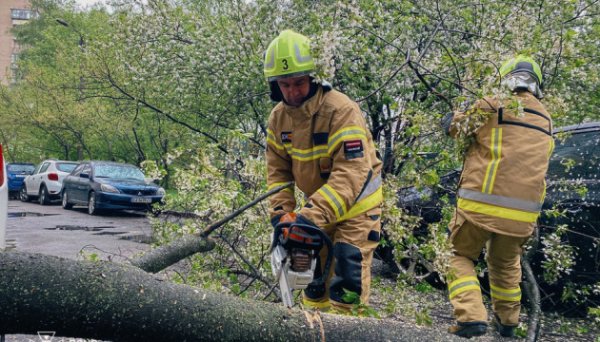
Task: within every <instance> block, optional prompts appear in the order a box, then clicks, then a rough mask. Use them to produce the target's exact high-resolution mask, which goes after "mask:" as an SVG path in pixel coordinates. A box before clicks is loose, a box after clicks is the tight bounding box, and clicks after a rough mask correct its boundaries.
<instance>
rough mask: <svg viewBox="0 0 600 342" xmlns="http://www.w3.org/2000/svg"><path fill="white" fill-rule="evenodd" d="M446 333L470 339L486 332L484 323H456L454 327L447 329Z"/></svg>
mask: <svg viewBox="0 0 600 342" xmlns="http://www.w3.org/2000/svg"><path fill="white" fill-rule="evenodd" d="M448 332H449V333H451V334H454V335H456V336H460V337H466V338H471V337H473V336H481V335H483V334H485V333H486V332H487V323H485V322H478V321H475V322H457V323H456V325H453V326H451V327H450V328H448Z"/></svg>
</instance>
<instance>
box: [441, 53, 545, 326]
mask: <svg viewBox="0 0 600 342" xmlns="http://www.w3.org/2000/svg"><path fill="white" fill-rule="evenodd" d="M500 73H501V76H502V77H503V82H502V84H503V86H506V87H508V88H509V89H508V90H509V91H511V92H512V93H511V94H510V96H509V97H508V98H507V99H505V100H503V101H502V100H499V99H497V98H493V97H488V98H484V99H481V100H479V101H478V102H477V103H476V104H475V105H474V106H472V107H471V108H470V109H469V110H467V111H466V112H458V113H456V114H455V115H454V117H453V118H452V122H451V124H450V125H447V126H448V128H449V132H448V133H449V134H450V135H451V136H453V137H457V136H461V135H466V136H472V137H473V139H474V141H473V142H472V144H471V145H470V146H469V149H468V151H467V154H466V157H465V162H464V166H463V171H462V174H461V179H460V182H459V189H458V193H457V202H458V203H457V208H456V211H455V214H454V217H453V218H452V221H451V222H450V232H451V233H450V234H451V235H450V240H451V241H452V244H453V249H454V256H453V257H452V258H451V272H450V274H449V275H448V290H449V296H450V301H451V303H452V305H453V306H454V315H455V317H456V320H457V322H458V324H457V325H456V326H453V327H451V328H450V332H451V333H454V334H456V335H459V336H464V337H471V336H477V335H482V334H484V333H485V332H486V328H487V320H488V316H487V312H486V309H485V307H484V305H483V302H482V296H481V289H480V285H479V281H478V279H477V276H476V273H475V270H474V263H475V262H476V260H477V259H478V257H479V254H480V253H481V251H482V249H483V248H484V247H486V251H487V253H486V262H487V266H488V270H489V279H490V289H491V297H492V306H493V311H494V315H495V320H494V322H495V324H496V326H497V329H498V331H499V332H500V334H501V335H503V336H512V335H513V334H514V328H515V327H516V326H517V325H518V322H519V312H520V301H521V289H520V288H519V283H520V281H521V264H520V256H521V254H522V246H523V244H524V243H525V242H526V241H527V239H528V237H529V236H530V235H531V234H532V232H533V229H534V227H535V224H536V220H537V217H538V216H539V213H540V210H541V208H542V203H543V201H544V196H545V188H546V183H545V180H544V178H545V175H546V170H547V168H548V160H549V158H550V155H551V153H552V150H553V148H554V142H553V138H552V120H551V118H550V114H549V113H548V112H547V111H546V109H545V108H544V106H543V105H542V104H541V103H540V101H539V100H538V98H541V91H540V89H539V84H540V83H541V80H542V74H541V71H540V68H539V66H538V65H537V64H536V63H535V62H534V61H533V60H532V59H531V58H528V57H524V56H518V57H516V58H514V59H511V60H510V61H508V62H507V63H505V65H504V66H503V67H502V68H501V70H500ZM517 104H520V106H521V107H522V113H520V114H519V110H518V107H519V106H518V105H517ZM478 116H479V117H480V118H485V119H483V120H478V119H477V117H478ZM477 122H479V124H478V123H477ZM449 123H450V122H449V121H448V122H447V124H449Z"/></svg>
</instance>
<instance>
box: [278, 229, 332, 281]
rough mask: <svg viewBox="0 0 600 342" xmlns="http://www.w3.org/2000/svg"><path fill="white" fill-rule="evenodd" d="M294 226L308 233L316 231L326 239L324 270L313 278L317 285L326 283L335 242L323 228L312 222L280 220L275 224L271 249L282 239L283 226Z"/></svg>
mask: <svg viewBox="0 0 600 342" xmlns="http://www.w3.org/2000/svg"><path fill="white" fill-rule="evenodd" d="M292 227H298V228H302V229H303V230H305V231H306V232H307V233H313V234H314V233H316V234H317V235H319V236H320V237H321V239H322V240H323V241H325V245H327V258H326V259H325V267H323V272H322V274H321V276H320V277H319V278H317V279H314V280H313V283H316V284H317V285H321V284H323V283H325V279H326V278H327V276H328V275H329V269H330V268H331V263H332V261H333V243H332V242H331V239H330V238H329V236H327V234H326V233H325V232H324V231H323V230H322V229H321V228H319V227H316V226H313V225H310V224H304V223H297V222H280V223H278V224H277V225H275V231H274V232H273V243H272V245H271V250H273V248H275V246H277V242H278V241H280V236H281V234H282V233H283V228H292ZM320 250H321V249H319V252H320Z"/></svg>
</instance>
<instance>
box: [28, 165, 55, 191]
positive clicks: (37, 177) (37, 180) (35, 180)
mask: <svg viewBox="0 0 600 342" xmlns="http://www.w3.org/2000/svg"><path fill="white" fill-rule="evenodd" d="M49 166H50V162H43V163H42V166H41V167H40V169H39V171H38V173H36V174H34V175H33V177H32V178H31V184H27V194H28V195H31V196H37V195H38V194H39V192H40V184H41V183H42V181H43V180H44V179H43V178H44V173H45V172H46V170H48V167H49Z"/></svg>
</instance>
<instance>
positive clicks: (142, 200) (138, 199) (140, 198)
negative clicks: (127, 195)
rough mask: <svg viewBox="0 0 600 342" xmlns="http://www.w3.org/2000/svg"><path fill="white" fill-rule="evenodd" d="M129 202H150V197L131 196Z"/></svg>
mask: <svg viewBox="0 0 600 342" xmlns="http://www.w3.org/2000/svg"><path fill="white" fill-rule="evenodd" d="M131 202H132V203H150V202H152V198H148V197H132V198H131Z"/></svg>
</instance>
